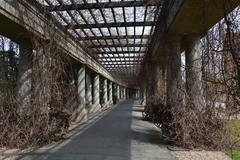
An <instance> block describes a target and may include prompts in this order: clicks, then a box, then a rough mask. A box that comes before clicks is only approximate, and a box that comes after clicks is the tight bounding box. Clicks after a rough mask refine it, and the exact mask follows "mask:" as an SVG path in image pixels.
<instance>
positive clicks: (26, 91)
mask: <svg viewBox="0 0 240 160" xmlns="http://www.w3.org/2000/svg"><path fill="white" fill-rule="evenodd" d="M44 46H45V45H43V46H42V47H43V48H44ZM34 50H35V49H33V47H29V45H21V44H20V63H19V64H20V65H19V75H18V89H17V97H18V104H19V111H20V112H24V111H25V109H24V108H25V107H29V106H31V105H30V103H31V102H30V101H31V96H32V95H31V94H30V92H32V88H33V85H36V84H35V83H34V84H33V82H32V79H31V78H32V76H31V74H33V68H32V61H33V57H34V56H35V55H34V53H33V52H34ZM43 50H44V49H43ZM35 52H36V50H35ZM35 54H38V53H35ZM76 67H77V68H76ZM75 69H76V70H77V79H76V80H74V81H76V83H77V92H78V99H79V104H78V111H79V112H81V113H79V118H78V120H79V121H80V120H82V119H83V117H84V118H86V117H87V114H88V113H89V112H95V111H98V110H101V109H102V108H104V107H110V106H111V105H112V104H114V103H117V101H119V100H121V99H126V98H127V97H126V95H127V93H126V91H127V88H126V87H123V86H120V85H118V84H117V83H115V82H112V81H110V80H108V79H106V78H105V77H103V76H101V75H100V74H98V73H95V72H93V71H91V70H90V69H89V68H87V67H86V66H85V65H82V64H79V65H75ZM48 94H49V95H51V93H48ZM100 94H103V95H102V97H101V95H100Z"/></svg>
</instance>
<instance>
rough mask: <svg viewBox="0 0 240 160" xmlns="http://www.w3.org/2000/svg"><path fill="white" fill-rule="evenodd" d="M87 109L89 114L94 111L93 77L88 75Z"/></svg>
mask: <svg viewBox="0 0 240 160" xmlns="http://www.w3.org/2000/svg"><path fill="white" fill-rule="evenodd" d="M86 109H87V111H88V112H90V110H91V109H92V77H91V75H89V74H87V73H86Z"/></svg>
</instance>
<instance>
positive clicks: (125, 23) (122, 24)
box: [64, 21, 156, 29]
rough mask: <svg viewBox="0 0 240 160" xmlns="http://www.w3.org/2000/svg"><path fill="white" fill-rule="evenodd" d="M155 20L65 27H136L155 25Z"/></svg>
mask: <svg viewBox="0 0 240 160" xmlns="http://www.w3.org/2000/svg"><path fill="white" fill-rule="evenodd" d="M155 24H156V22H154V21H151V22H118V23H95V24H74V25H69V24H68V25H65V26H64V27H65V28H66V29H84V28H108V27H138V26H155Z"/></svg>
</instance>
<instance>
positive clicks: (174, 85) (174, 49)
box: [167, 37, 182, 107]
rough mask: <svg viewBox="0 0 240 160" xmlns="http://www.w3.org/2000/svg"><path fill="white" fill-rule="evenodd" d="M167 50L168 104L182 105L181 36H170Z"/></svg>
mask: <svg viewBox="0 0 240 160" xmlns="http://www.w3.org/2000/svg"><path fill="white" fill-rule="evenodd" d="M167 51H168V53H167V55H168V57H167V105H169V106H170V107H181V104H182V96H181V95H182V94H181V93H180V89H179V88H181V87H182V75H181V44H180V38H178V37H174V38H172V37H171V38H168V41H167Z"/></svg>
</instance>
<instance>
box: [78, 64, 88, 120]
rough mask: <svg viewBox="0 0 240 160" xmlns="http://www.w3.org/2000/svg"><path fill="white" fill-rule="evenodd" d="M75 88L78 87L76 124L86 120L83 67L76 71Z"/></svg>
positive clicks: (84, 74)
mask: <svg viewBox="0 0 240 160" xmlns="http://www.w3.org/2000/svg"><path fill="white" fill-rule="evenodd" d="M77 81H78V82H77V87H78V98H79V101H80V103H79V107H78V111H77V114H78V116H77V120H76V121H77V122H80V121H82V120H87V110H86V108H85V106H86V91H85V90H86V73H85V66H81V67H80V68H79V70H78V80H77Z"/></svg>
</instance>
